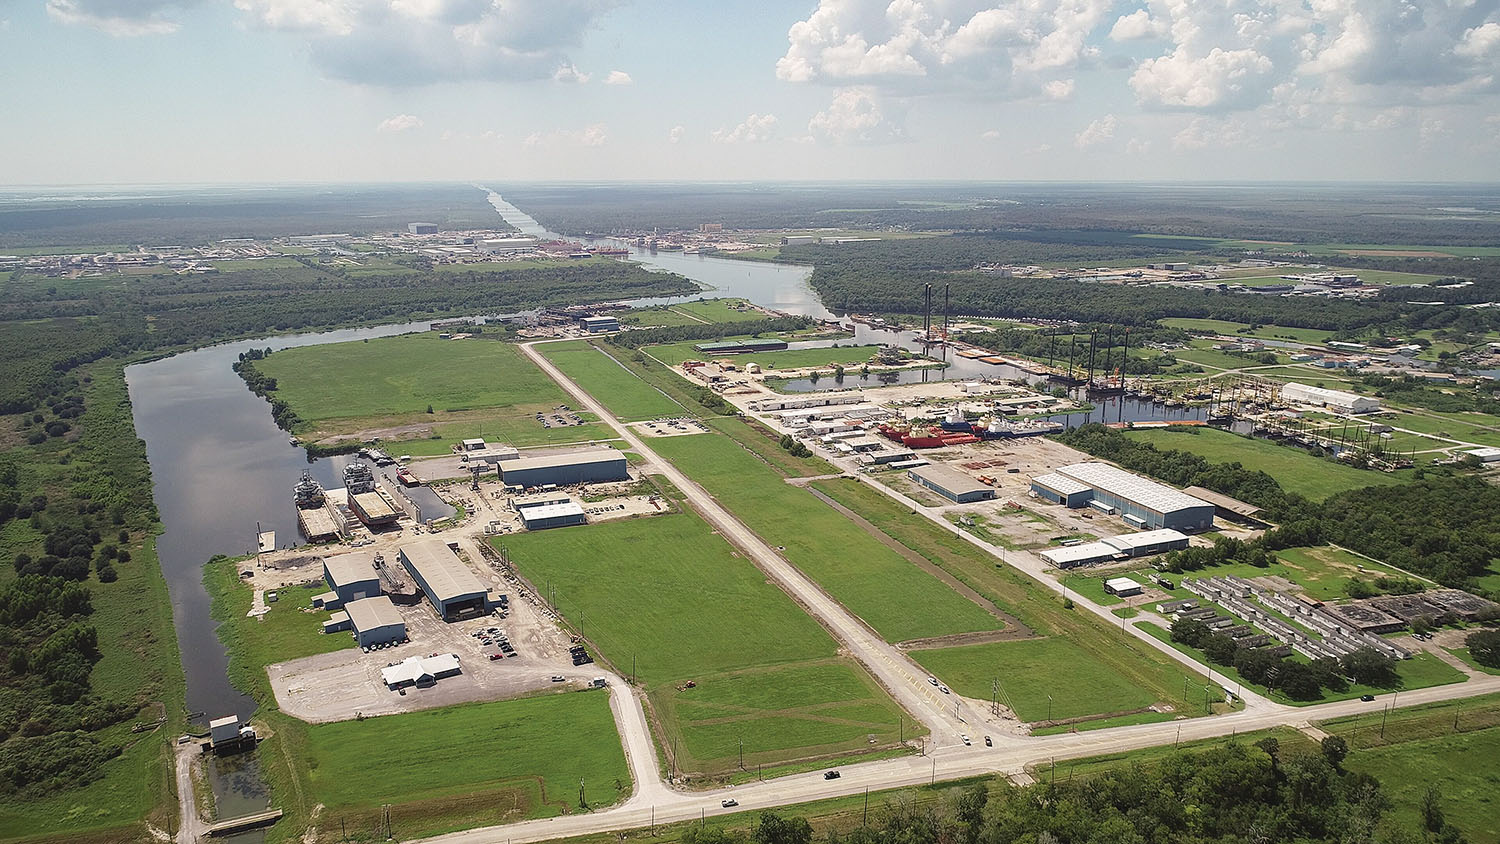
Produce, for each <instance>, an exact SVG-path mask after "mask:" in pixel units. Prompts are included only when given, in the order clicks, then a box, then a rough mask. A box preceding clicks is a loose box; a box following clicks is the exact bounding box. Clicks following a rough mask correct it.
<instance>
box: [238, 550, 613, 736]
mask: <svg viewBox="0 0 1500 844" xmlns="http://www.w3.org/2000/svg"><path fill="white" fill-rule="evenodd" d="M486 574H488V572H485V571H482V572H481V575H482V576H483V575H486ZM484 579H485V580H491V579H492V578H491V577H484ZM398 609H399V610H400V612H401V615H402V617H403V618H404V619H405V620H406V631H407V636H408V637H409V639H410V642H408V643H407V644H405V645H398V646H395V647H390V648H384V649H380V650H374V651H371V652H369V653H365V652H364V651H362V650H360V649H358V648H352V647H351V648H347V649H345V650H340V651H335V652H333V653H327V654H319V655H317V656H310V657H306V658H304V659H297V660H291V661H289V662H281V663H277V664H275V665H271V666H268V667H267V668H266V672H267V674H269V676H270V679H271V688H272V689H273V690H274V691H275V694H276V703H277V705H278V706H279V707H280V708H281V710H282V711H283V712H285V713H287V714H288V715H292V716H294V717H297V718H301V719H302V720H304V721H310V722H313V723H324V722H329V721H346V720H349V719H352V718H355V717H357V716H359V715H389V714H392V713H396V712H411V711H413V710H417V709H429V708H432V707H437V706H448V705H450V704H454V703H466V702H472V701H485V700H503V699H506V698H513V697H518V696H520V695H523V694H526V693H528V692H534V691H537V690H542V689H561V688H570V689H577V688H582V687H584V686H585V685H587V683H588V681H589V680H590V679H592V678H594V677H597V676H600V675H601V674H602V673H603V672H602V671H600V670H599V669H598V668H597V667H596V666H594V665H582V666H578V667H576V668H575V667H574V666H573V661H572V659H571V658H569V656H568V646H569V645H570V644H571V642H570V641H569V638H568V637H567V636H566V635H565V634H564V633H563V632H562V631H561V630H559V629H558V627H557V626H556V625H555V624H554V623H553V622H552V621H551V620H549V619H548V618H546V616H545V611H544V610H539V609H538V608H537V607H534V606H532V605H531V604H530V603H529V602H527V601H525V600H521V599H519V598H518V596H517V595H516V594H515V592H514V590H513V589H512V590H511V613H510V615H509V616H508V617H507V618H504V619H501V618H499V617H497V616H494V615H489V616H485V617H483V618H479V619H474V620H471V621H465V622H458V623H453V624H449V623H446V622H443V621H440V620H439V619H438V617H437V615H436V614H435V613H434V612H433V611H432V608H431V607H430V606H429V605H428V604H427V603H426V602H425V601H424V602H423V603H420V604H417V605H415V606H409V607H398ZM486 627H498V628H500V629H501V630H503V631H505V633H506V635H507V636H508V637H509V638H510V642H511V644H512V645H514V646H515V649H516V656H514V657H509V658H506V659H500V660H491V659H490V658H489V656H488V654H489V653H491V652H493V651H495V650H497V648H495V647H493V646H485V645H483V644H481V643H480V641H479V639H477V638H475V637H474V636H472V635H470V634H471V633H472V632H474V631H476V630H480V629H483V628H486ZM330 635H335V636H345V635H348V634H345V633H335V634H330ZM433 653H454V654H457V655H458V659H459V664H460V665H461V666H462V667H463V673H462V674H460V675H458V676H456V677H448V678H445V679H442V680H439V681H438V682H437V684H436V685H434V686H432V687H429V688H425V689H418V688H411V687H408V688H407V689H406V690H405V694H402V693H401V692H399V691H391V690H390V689H387V688H386V686H385V684H384V683H383V682H381V679H380V670H381V669H382V668H385V667H386V666H387V665H390V664H391V663H393V662H400V661H401V660H403V659H406V658H407V657H411V656H427V655H430V654H433ZM554 675H559V676H562V677H565V678H567V680H566V681H565V682H563V683H554V682H552V680H551V678H552V677H553V676H554Z"/></svg>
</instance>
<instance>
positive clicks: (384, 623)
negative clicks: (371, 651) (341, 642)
mask: <svg viewBox="0 0 1500 844" xmlns="http://www.w3.org/2000/svg"><path fill="white" fill-rule="evenodd" d="M344 612H345V614H347V615H348V617H349V626H350V627H352V628H353V629H354V640H355V641H356V642H358V643H359V646H360V647H361V648H368V647H373V646H375V645H383V644H385V643H387V642H399V641H401V640H402V639H405V638H406V622H405V621H403V620H402V619H401V613H399V612H396V605H395V604H393V603H391V599H390V598H387V597H386V596H384V595H376V596H375V597H373V598H361V599H359V600H358V601H350V602H349V603H347V604H345V605H344Z"/></svg>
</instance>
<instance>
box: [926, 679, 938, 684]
mask: <svg viewBox="0 0 1500 844" xmlns="http://www.w3.org/2000/svg"><path fill="white" fill-rule="evenodd" d="M927 682H929V683H931V684H932V685H934V686H936V685H937V684H938V681H937V678H936V677H928V678H927Z"/></svg>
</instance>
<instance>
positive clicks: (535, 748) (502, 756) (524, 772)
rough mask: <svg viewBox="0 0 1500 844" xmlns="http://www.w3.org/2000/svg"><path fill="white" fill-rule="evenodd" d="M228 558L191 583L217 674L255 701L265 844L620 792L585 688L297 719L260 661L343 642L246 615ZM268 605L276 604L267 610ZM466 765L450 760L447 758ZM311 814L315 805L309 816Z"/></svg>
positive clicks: (421, 831) (600, 714) (481, 816)
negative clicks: (266, 809) (211, 622)
mask: <svg viewBox="0 0 1500 844" xmlns="http://www.w3.org/2000/svg"><path fill="white" fill-rule="evenodd" d="M236 572H237V565H236V561H234V560H228V559H223V558H216V559H215V560H213V561H211V562H210V563H209V564H208V565H207V566H206V567H205V573H204V582H205V584H206V585H207V587H208V591H209V594H210V595H211V596H212V599H213V614H214V617H215V618H216V619H217V620H218V621H219V622H220V625H219V636H220V638H221V639H222V640H223V641H224V644H225V646H226V647H227V649H228V651H229V677H230V680H231V681H232V682H233V683H234V684H235V686H236V687H238V688H240V689H243V690H245V691H247V692H249V693H250V694H251V695H253V696H254V697H255V699H256V702H257V703H258V704H259V709H257V710H256V714H255V722H256V724H257V726H258V727H259V728H260V729H259V731H260V732H261V733H262V735H263V736H264V739H263V740H262V741H261V743H260V745H259V747H258V748H257V749H256V754H257V757H258V758H259V761H260V763H261V769H262V772H263V774H264V776H265V779H266V782H267V784H268V785H269V786H270V789H271V802H272V805H274V806H276V807H277V808H279V809H282V810H283V811H285V812H286V816H285V817H284V818H283V819H282V820H281V821H279V822H278V823H277V824H276V825H275V826H272V827H271V828H270V829H269V830H268V832H267V840H268V841H271V842H281V841H292V840H302V838H303V833H304V832H305V831H306V830H307V829H308V827H309V826H311V825H313V824H316V825H318V826H320V827H322V828H323V829H331V828H334V827H340V828H343V829H347V830H348V831H349V833H350V834H352V835H358V836H363V837H373V836H374V835H375V833H376V830H377V829H378V828H379V826H380V820H381V815H382V805H384V804H388V805H390V806H391V828H392V831H393V833H394V834H395V835H396V836H397V837H398V838H419V837H424V836H429V835H438V834H442V833H445V832H452V831H456V830H460V829H467V828H471V827H475V826H482V825H488V824H497V823H505V822H509V821H515V820H522V819H526V818H536V817H550V816H554V815H558V814H565V813H570V812H577V811H580V810H582V809H583V807H582V806H580V804H579V792H578V782H579V779H580V777H581V778H582V779H583V781H584V786H585V789H584V790H585V794H584V797H585V798H586V799H587V800H588V802H589V805H590V806H599V805H607V804H610V803H613V802H616V801H617V800H619V799H622V798H623V797H625V796H626V795H628V794H629V791H630V774H629V769H628V768H627V766H626V763H625V754H624V750H623V749H622V747H621V745H620V740H619V736H618V734H617V733H616V731H615V725H614V719H613V717H612V715H611V714H610V710H609V701H608V699H607V698H606V697H605V695H603V694H600V693H598V692H566V693H558V694H542V695H537V696H534V697H528V698H521V699H518V700H510V701H499V702H495V703H476V704H463V705H459V706H451V707H447V708H443V709H432V710H424V711H420V712H411V713H404V714H400V715H385V716H380V717H377V718H364V719H357V720H354V721H343V722H339V723H334V724H308V723H306V722H303V721H300V720H298V719H296V718H293V717H291V716H288V715H284V714H282V713H281V712H280V711H279V710H278V709H277V707H276V700H275V697H274V696H273V694H272V692H271V686H270V681H269V680H268V679H267V676H266V672H265V666H266V665H268V664H270V663H273V662H278V661H281V660H284V659H287V658H292V657H295V656H301V655H306V654H307V653H309V652H319V651H320V650H334V649H337V648H340V647H345V646H347V641H340V640H344V639H345V637H344V636H343V635H342V634H335V635H333V636H319V639H327V640H328V642H327V643H322V644H320V643H319V642H318V640H315V639H313V638H312V637H313V636H317V635H318V634H309V633H307V632H306V626H310V625H311V626H315V624H316V616H314V615H311V614H306V613H301V612H298V611H296V609H295V607H292V606H290V605H289V606H288V608H287V611H286V612H285V613H284V614H285V616H286V617H285V618H281V619H274V618H270V615H274V614H276V612H277V609H278V608H279V607H277V605H273V609H272V612H271V614H268V616H267V619H268V620H266V621H259V620H257V619H255V618H250V617H247V616H246V611H247V610H248V609H249V608H250V602H251V597H252V593H251V590H250V587H249V586H248V585H246V584H245V583H243V582H242V581H241V580H240V579H239V578H238V577H237V576H236ZM278 604H279V602H278ZM458 759H463V760H470V761H471V762H472V764H455V760H458ZM315 807H321V808H315Z"/></svg>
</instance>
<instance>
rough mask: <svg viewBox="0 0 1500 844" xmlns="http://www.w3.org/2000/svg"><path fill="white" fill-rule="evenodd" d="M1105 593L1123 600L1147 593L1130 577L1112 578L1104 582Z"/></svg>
mask: <svg viewBox="0 0 1500 844" xmlns="http://www.w3.org/2000/svg"><path fill="white" fill-rule="evenodd" d="M1104 591H1105V592H1108V593H1109V594H1111V595H1118V596H1119V597H1121V598H1129V597H1131V596H1132V595H1139V594H1141V593H1142V592H1144V591H1145V589H1143V588H1142V587H1141V585H1140V584H1139V583H1136V582H1135V581H1134V580H1131V579H1130V578H1128V577H1111V578H1110V579H1109V580H1106V581H1104Z"/></svg>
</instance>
